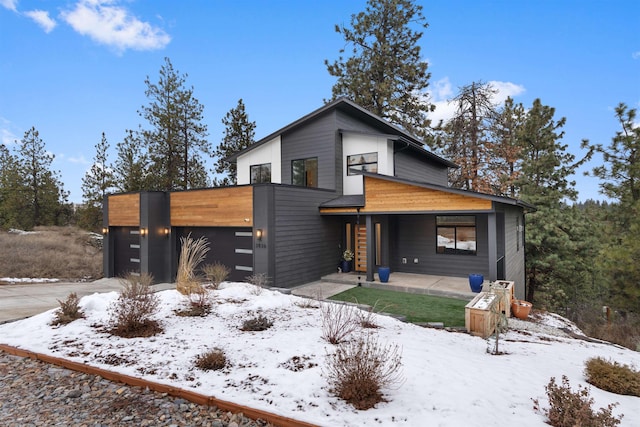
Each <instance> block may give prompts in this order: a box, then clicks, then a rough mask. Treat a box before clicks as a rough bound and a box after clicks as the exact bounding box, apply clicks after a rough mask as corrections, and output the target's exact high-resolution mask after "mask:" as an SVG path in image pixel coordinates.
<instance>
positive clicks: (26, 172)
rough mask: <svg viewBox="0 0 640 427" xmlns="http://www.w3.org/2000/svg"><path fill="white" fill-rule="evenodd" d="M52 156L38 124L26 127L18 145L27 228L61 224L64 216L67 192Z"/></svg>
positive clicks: (23, 216)
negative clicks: (37, 126) (52, 164)
mask: <svg viewBox="0 0 640 427" xmlns="http://www.w3.org/2000/svg"><path fill="white" fill-rule="evenodd" d="M53 159H54V156H53V155H52V154H49V153H47V151H46V149H45V144H44V142H43V141H42V139H41V138H40V134H39V133H38V131H37V130H36V128H35V127H32V128H31V129H29V130H28V131H26V132H25V134H24V137H23V138H22V141H21V143H20V148H19V149H18V171H19V173H20V176H21V177H22V180H23V186H24V187H23V188H24V192H23V195H24V202H25V210H24V211H23V212H22V213H21V217H22V221H21V222H22V224H21V225H22V226H23V227H24V228H32V227H34V226H38V225H54V224H59V223H60V222H61V220H62V214H63V211H64V205H65V203H66V200H67V197H68V194H67V193H66V192H65V191H64V189H63V186H62V183H61V182H60V179H59V173H58V172H55V171H52V170H51V169H50V168H51V163H52V162H53Z"/></svg>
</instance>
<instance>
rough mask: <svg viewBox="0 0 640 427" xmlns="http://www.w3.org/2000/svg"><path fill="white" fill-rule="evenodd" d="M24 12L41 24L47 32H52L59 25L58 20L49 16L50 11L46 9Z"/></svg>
mask: <svg viewBox="0 0 640 427" xmlns="http://www.w3.org/2000/svg"><path fill="white" fill-rule="evenodd" d="M24 14H25V15H26V16H28V17H29V18H31V19H33V20H34V21H35V22H36V24H38V25H40V26H41V27H42V29H43V30H44V32H45V33H50V32H51V31H53V29H54V28H55V27H56V25H57V23H56V21H54V20H53V19H51V18H50V17H49V12H47V11H45V10H31V11H29V12H25V13H24Z"/></svg>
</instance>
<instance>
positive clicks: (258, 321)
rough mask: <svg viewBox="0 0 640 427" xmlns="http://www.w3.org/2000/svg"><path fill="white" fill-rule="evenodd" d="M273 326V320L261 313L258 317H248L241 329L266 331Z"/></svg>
mask: <svg viewBox="0 0 640 427" xmlns="http://www.w3.org/2000/svg"><path fill="white" fill-rule="evenodd" d="M272 326H273V322H272V321H270V320H269V319H267V318H266V317H264V316H263V315H259V316H257V317H254V318H251V319H247V320H245V321H244V322H242V327H241V328H240V329H241V330H243V331H266V330H267V329H269V328H270V327H272Z"/></svg>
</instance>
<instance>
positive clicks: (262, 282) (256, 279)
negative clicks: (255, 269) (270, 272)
mask: <svg viewBox="0 0 640 427" xmlns="http://www.w3.org/2000/svg"><path fill="white" fill-rule="evenodd" d="M245 280H246V281H247V282H249V283H251V284H252V285H253V286H255V293H256V295H260V293H261V292H262V289H264V288H266V287H267V285H269V276H267V274H266V273H254V274H252V275H251V276H247V277H245Z"/></svg>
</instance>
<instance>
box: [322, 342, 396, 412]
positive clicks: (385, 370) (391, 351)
mask: <svg viewBox="0 0 640 427" xmlns="http://www.w3.org/2000/svg"><path fill="white" fill-rule="evenodd" d="M401 368H402V355H401V351H400V348H399V347H398V346H397V345H393V344H392V345H388V346H385V345H382V344H380V343H379V342H378V341H377V339H375V338H374V337H373V336H372V335H368V336H367V337H366V338H359V339H357V340H355V341H350V342H346V343H343V344H340V345H339V346H338V347H337V349H336V351H335V353H331V354H327V364H326V369H325V372H324V373H325V375H326V376H327V380H328V383H329V385H330V387H331V391H332V392H333V393H334V394H335V395H336V396H337V397H339V398H341V399H344V400H345V401H347V402H348V403H350V404H351V405H353V406H354V407H355V408H356V409H360V410H366V409H369V408H372V407H374V406H375V405H376V404H377V403H379V402H383V401H385V400H384V397H383V394H382V389H383V388H388V387H393V386H400V385H401V384H402V382H403V376H402V372H401Z"/></svg>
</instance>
